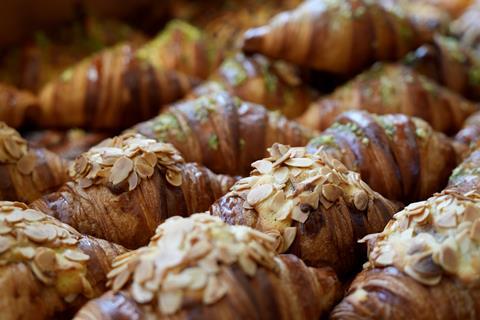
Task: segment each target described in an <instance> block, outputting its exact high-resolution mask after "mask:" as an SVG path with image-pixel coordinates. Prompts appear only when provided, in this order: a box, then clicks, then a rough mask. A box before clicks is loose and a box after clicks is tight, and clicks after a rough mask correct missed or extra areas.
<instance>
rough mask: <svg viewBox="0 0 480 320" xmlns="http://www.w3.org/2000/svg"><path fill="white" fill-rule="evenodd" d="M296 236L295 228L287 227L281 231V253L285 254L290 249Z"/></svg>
mask: <svg viewBox="0 0 480 320" xmlns="http://www.w3.org/2000/svg"><path fill="white" fill-rule="evenodd" d="M296 235H297V228H296V227H287V228H285V229H284V230H283V240H284V243H283V251H282V252H285V251H287V250H288V248H290V246H291V245H292V243H293V241H294V240H295V237H296Z"/></svg>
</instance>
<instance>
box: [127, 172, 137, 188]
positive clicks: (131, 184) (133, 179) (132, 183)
mask: <svg viewBox="0 0 480 320" xmlns="http://www.w3.org/2000/svg"><path fill="white" fill-rule="evenodd" d="M138 182H139V179H138V175H137V173H136V172H135V171H132V172H131V173H130V175H129V176H128V191H132V190H133V189H135V188H136V187H137V185H138Z"/></svg>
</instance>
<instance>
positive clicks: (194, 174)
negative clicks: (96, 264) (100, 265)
mask: <svg viewBox="0 0 480 320" xmlns="http://www.w3.org/2000/svg"><path fill="white" fill-rule="evenodd" d="M70 176H71V178H72V179H73V181H72V182H68V183H66V184H65V185H64V186H63V187H61V188H60V189H59V190H58V191H57V192H54V193H51V194H49V195H46V196H44V197H42V198H40V199H38V200H36V201H34V202H33V203H32V207H33V208H36V209H39V210H40V211H42V212H45V213H46V214H49V215H51V216H54V217H55V218H57V219H59V220H60V221H62V222H65V223H67V224H69V225H71V226H72V227H74V228H75V229H77V230H78V231H80V232H81V233H83V234H88V235H92V236H96V237H98V238H102V239H106V240H108V241H112V242H115V243H119V244H121V245H123V246H125V247H128V248H138V247H139V246H142V245H145V244H146V243H148V240H149V238H150V237H151V236H152V235H153V233H154V231H155V228H156V227H157V226H158V225H159V224H160V223H161V222H163V221H164V220H165V219H166V218H168V217H170V216H173V215H179V214H184V215H188V214H192V213H194V212H198V211H203V210H207V209H208V208H209V206H210V205H211V204H212V203H213V202H214V201H215V200H216V199H217V198H219V197H220V196H222V195H223V194H225V193H226V192H227V190H228V188H229V187H230V186H231V185H232V184H233V182H234V179H233V178H230V177H227V176H220V175H215V174H213V173H212V172H211V171H210V170H208V169H206V168H204V167H201V166H199V165H197V164H194V163H185V162H184V160H183V158H182V157H181V156H180V154H179V153H178V151H177V150H175V148H174V147H173V146H172V145H170V144H164V143H159V142H156V141H155V140H152V139H147V138H145V137H143V136H141V135H138V134H137V135H134V134H124V135H121V136H118V137H115V138H113V139H107V140H105V141H104V142H102V143H101V144H99V145H97V146H95V147H93V148H91V149H90V150H89V151H88V152H86V153H84V154H82V155H81V156H80V157H78V158H77V160H75V162H74V163H73V165H72V166H71V168H70Z"/></svg>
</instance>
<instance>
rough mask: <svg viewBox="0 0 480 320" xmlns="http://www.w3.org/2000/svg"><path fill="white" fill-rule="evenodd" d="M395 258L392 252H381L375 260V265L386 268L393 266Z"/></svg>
mask: <svg viewBox="0 0 480 320" xmlns="http://www.w3.org/2000/svg"><path fill="white" fill-rule="evenodd" d="M394 257H395V252H394V251H393V250H389V251H385V250H382V252H381V254H380V255H379V256H378V257H376V258H375V264H376V265H379V266H388V265H391V264H393V258H394Z"/></svg>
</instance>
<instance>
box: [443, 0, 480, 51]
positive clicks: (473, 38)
mask: <svg viewBox="0 0 480 320" xmlns="http://www.w3.org/2000/svg"><path fill="white" fill-rule="evenodd" d="M450 32H451V33H452V34H453V35H454V36H455V37H457V38H458V39H459V40H460V42H461V43H462V45H464V46H465V47H469V48H472V49H473V50H475V52H477V53H480V1H478V0H475V1H474V2H473V3H472V5H471V6H469V7H468V8H467V9H466V10H465V11H464V12H463V14H462V15H461V16H460V17H458V19H456V20H455V21H453V22H452V24H451V25H450Z"/></svg>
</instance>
